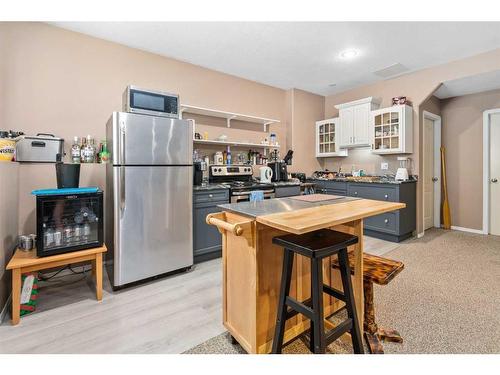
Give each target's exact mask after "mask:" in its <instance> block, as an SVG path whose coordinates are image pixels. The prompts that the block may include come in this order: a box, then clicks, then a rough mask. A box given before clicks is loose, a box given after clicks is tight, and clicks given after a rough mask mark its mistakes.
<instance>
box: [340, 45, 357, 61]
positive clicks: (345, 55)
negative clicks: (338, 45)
mask: <svg viewBox="0 0 500 375" xmlns="http://www.w3.org/2000/svg"><path fill="white" fill-rule="evenodd" d="M358 55H359V51H358V50H357V49H355V48H349V49H346V50H344V51H342V52H340V55H339V57H340V58H341V59H343V60H350V59H353V58H355V57H356V56H358Z"/></svg>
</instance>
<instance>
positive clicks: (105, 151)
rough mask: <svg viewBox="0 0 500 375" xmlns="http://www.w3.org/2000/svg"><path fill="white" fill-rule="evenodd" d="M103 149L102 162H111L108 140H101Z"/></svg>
mask: <svg viewBox="0 0 500 375" xmlns="http://www.w3.org/2000/svg"><path fill="white" fill-rule="evenodd" d="M101 145H102V150H101V163H108V162H109V151H108V142H107V141H101Z"/></svg>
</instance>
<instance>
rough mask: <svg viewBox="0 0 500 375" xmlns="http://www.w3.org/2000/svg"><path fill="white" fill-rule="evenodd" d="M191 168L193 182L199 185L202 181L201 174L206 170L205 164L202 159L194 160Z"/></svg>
mask: <svg viewBox="0 0 500 375" xmlns="http://www.w3.org/2000/svg"><path fill="white" fill-rule="evenodd" d="M193 168H194V173H193V184H194V185H196V186H199V185H201V184H202V183H203V177H204V176H203V175H204V173H205V171H206V170H207V164H206V163H205V162H204V161H196V162H195V163H194V166H193Z"/></svg>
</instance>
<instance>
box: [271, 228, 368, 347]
mask: <svg viewBox="0 0 500 375" xmlns="http://www.w3.org/2000/svg"><path fill="white" fill-rule="evenodd" d="M273 243H274V244H276V245H279V246H281V247H283V248H284V256H283V269H282V275H281V288H280V296H279V301H278V312H277V319H276V329H275V331H274V339H273V348H272V353H281V350H282V348H283V335H284V333H285V323H286V321H287V319H290V318H292V317H294V316H295V315H297V314H299V313H300V314H303V315H305V316H306V317H307V318H309V319H310V320H311V341H310V342H311V346H310V348H309V349H310V350H311V352H313V353H325V350H326V347H327V346H328V345H330V344H331V343H332V342H333V341H335V340H337V339H338V338H339V337H340V336H342V335H343V334H344V333H346V332H350V333H351V337H352V345H353V348H354V353H356V354H363V353H364V350H363V341H362V340H361V334H360V331H359V325H358V319H357V315H356V304H355V301H354V294H353V290H352V283H351V270H350V268H349V261H348V257H347V246H350V245H354V244H356V243H358V237H356V236H352V235H350V234H346V233H341V232H337V231H333V230H330V229H321V230H318V231H315V232H309V233H306V234H302V235H296V234H287V235H284V236H278V237H274V238H273ZM294 253H297V254H300V255H302V256H305V257H307V258H309V259H311V298H309V299H307V300H305V301H302V302H299V301H297V300H296V299H295V298H292V297H290V282H291V279H292V268H293V258H294ZM335 254H338V260H339V265H340V267H339V269H340V275H341V277H342V286H343V288H344V292H341V291H340V290H337V289H335V288H332V287H330V286H329V285H326V284H323V264H322V260H323V258H326V257H329V256H331V255H335ZM323 292H324V293H327V294H329V295H330V296H332V297H335V298H337V299H340V300H342V301H344V302H345V304H346V310H347V316H348V318H347V320H345V321H344V322H342V323H340V324H339V325H338V326H337V327H335V328H334V329H332V330H331V331H329V332H327V333H325V329H324V321H323V319H324V316H323ZM288 307H290V309H288Z"/></svg>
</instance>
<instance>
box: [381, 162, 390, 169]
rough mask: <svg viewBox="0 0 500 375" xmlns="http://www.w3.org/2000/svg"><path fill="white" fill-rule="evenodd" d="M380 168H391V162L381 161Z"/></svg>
mask: <svg viewBox="0 0 500 375" xmlns="http://www.w3.org/2000/svg"><path fill="white" fill-rule="evenodd" d="M380 169H382V170H388V169H389V163H380Z"/></svg>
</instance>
